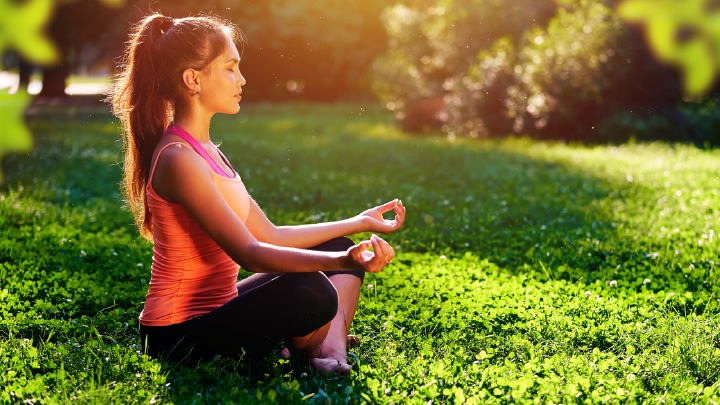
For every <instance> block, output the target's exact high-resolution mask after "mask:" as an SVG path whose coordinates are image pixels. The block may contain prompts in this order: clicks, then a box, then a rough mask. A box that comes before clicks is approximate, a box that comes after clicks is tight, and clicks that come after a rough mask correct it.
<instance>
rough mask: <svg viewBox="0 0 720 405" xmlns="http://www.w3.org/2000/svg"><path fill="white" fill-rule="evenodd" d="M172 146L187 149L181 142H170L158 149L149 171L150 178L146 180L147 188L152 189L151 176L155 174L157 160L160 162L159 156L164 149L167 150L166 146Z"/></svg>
mask: <svg viewBox="0 0 720 405" xmlns="http://www.w3.org/2000/svg"><path fill="white" fill-rule="evenodd" d="M173 145H182V146H184V147H186V148H187V147H188V146H187V145H185V144H184V143H182V142H171V143H169V144H167V145H165V146H163V147H162V149H160V152H158V154H157V157H155V163H153V165H152V169H150V178H149V179H148V186H149V187H152V178H153V174H155V166H157V163H158V160H160V154H161V153H163V151H164V150H165V149H167V147H168V146H173Z"/></svg>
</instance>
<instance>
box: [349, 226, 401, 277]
mask: <svg viewBox="0 0 720 405" xmlns="http://www.w3.org/2000/svg"><path fill="white" fill-rule="evenodd" d="M371 247H372V248H373V251H372V252H370V251H369V249H370V248H371ZM349 251H350V256H351V257H352V258H353V260H355V262H356V263H357V264H358V265H359V266H361V267H362V268H363V269H364V270H365V271H367V272H370V273H377V272H379V271H381V270H382V269H383V268H385V266H387V265H388V264H389V263H390V262H391V261H392V259H393V257H395V251H394V250H393V248H392V247H391V246H390V245H389V244H388V243H387V242H385V241H384V240H383V239H382V238H380V237H379V236H377V235H375V234H373V235H372V237H371V238H370V240H365V241H362V242H360V243H358V244H357V245H355V246H353V247H351V248H350V249H349Z"/></svg>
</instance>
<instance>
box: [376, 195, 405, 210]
mask: <svg viewBox="0 0 720 405" xmlns="http://www.w3.org/2000/svg"><path fill="white" fill-rule="evenodd" d="M399 201H400V200H398V199H397V198H396V199H394V200H392V201H390V202H386V203H385V204H383V205H379V206H377V207H376V208H377V210H378V211H380V212H381V213H382V212H388V211H390V210H391V209H393V208H395V206H396V205H398V203H399Z"/></svg>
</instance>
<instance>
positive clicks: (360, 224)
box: [350, 215, 370, 233]
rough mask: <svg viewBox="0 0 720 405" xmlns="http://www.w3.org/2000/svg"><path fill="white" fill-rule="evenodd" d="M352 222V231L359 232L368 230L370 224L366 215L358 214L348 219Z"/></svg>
mask: <svg viewBox="0 0 720 405" xmlns="http://www.w3.org/2000/svg"><path fill="white" fill-rule="evenodd" d="M350 220H351V221H352V222H353V232H352V233H360V232H368V231H370V225H369V222H368V220H367V217H366V216H363V215H358V216H356V217H353V218H351V219H350Z"/></svg>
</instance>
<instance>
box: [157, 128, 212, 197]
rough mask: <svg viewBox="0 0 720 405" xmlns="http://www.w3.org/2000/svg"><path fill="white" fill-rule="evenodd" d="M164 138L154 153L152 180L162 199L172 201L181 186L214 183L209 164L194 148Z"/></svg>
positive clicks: (180, 141)
mask: <svg viewBox="0 0 720 405" xmlns="http://www.w3.org/2000/svg"><path fill="white" fill-rule="evenodd" d="M176 138H177V139H172V138H170V135H169V134H168V135H165V136H163V139H162V140H161V141H160V142H159V143H158V145H157V147H156V148H155V153H154V157H153V159H154V162H153V166H154V170H153V172H152V173H151V177H150V180H151V181H152V188H153V189H154V190H155V193H156V194H158V195H159V196H160V197H162V198H164V199H166V200H168V201H172V200H175V198H173V196H174V195H175V193H176V191H177V190H176V189H177V188H178V186H179V185H184V186H185V187H187V186H191V185H192V184H191V183H195V182H201V183H202V182H207V181H210V182H212V181H213V179H212V175H211V174H210V170H209V168H208V166H207V164H206V163H205V162H204V161H203V159H202V157H200V155H198V154H197V153H196V152H195V151H194V150H193V149H192V147H191V146H190V145H189V144H188V143H187V142H185V141H184V140H182V138H180V137H176Z"/></svg>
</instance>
